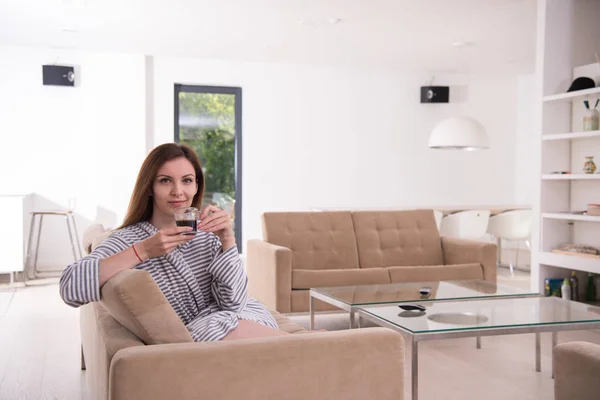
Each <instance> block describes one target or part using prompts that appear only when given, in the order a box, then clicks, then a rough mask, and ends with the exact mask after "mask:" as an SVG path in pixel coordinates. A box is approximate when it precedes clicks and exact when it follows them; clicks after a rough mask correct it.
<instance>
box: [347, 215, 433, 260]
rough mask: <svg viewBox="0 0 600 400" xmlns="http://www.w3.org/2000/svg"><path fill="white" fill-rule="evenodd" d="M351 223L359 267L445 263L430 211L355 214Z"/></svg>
mask: <svg viewBox="0 0 600 400" xmlns="http://www.w3.org/2000/svg"><path fill="white" fill-rule="evenodd" d="M352 220H353V222H354V229H355V232H356V244H357V247H358V257H359V260H360V268H384V267H391V266H404V265H406V266H409V265H419V266H421V265H442V264H444V257H443V254H442V245H441V241H440V235H439V232H438V230H437V225H436V223H435V218H434V216H433V211H432V210H406V211H357V212H353V213H352Z"/></svg>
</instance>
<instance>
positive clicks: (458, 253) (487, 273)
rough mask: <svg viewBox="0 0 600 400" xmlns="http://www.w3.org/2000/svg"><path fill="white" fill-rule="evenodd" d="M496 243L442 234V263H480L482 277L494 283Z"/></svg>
mask: <svg viewBox="0 0 600 400" xmlns="http://www.w3.org/2000/svg"><path fill="white" fill-rule="evenodd" d="M496 248H497V247H496V245H495V244H492V243H485V242H476V241H472V240H464V239H458V238H454V237H449V236H442V252H443V253H444V264H446V265H449V264H468V263H480V264H481V267H482V268H483V279H484V280H486V281H489V282H494V283H496V251H497V250H496Z"/></svg>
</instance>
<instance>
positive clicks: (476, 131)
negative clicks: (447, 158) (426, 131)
mask: <svg viewBox="0 0 600 400" xmlns="http://www.w3.org/2000/svg"><path fill="white" fill-rule="evenodd" d="M489 147H490V139H489V138H488V136H487V133H486V132H485V128H484V127H483V125H481V123H480V122H479V121H477V120H475V119H473V118H470V117H451V118H447V119H445V120H443V121H441V122H440V123H438V124H437V125H436V127H435V128H433V131H431V136H429V148H430V149H451V150H483V149H488V148H489Z"/></svg>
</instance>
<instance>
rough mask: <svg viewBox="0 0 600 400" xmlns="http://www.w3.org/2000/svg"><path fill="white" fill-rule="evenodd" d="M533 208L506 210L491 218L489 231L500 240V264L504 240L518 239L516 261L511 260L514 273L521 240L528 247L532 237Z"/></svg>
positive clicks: (511, 271) (511, 270) (511, 269)
mask: <svg viewBox="0 0 600 400" xmlns="http://www.w3.org/2000/svg"><path fill="white" fill-rule="evenodd" d="M532 215H533V213H532V211H531V210H514V211H506V212H503V213H501V214H498V215H494V216H493V217H492V218H490V222H489V224H488V233H489V234H490V235H492V236H494V237H495V238H496V240H497V242H498V265H500V256H501V255H502V240H506V241H516V242H517V251H516V257H515V261H513V260H512V259H511V260H510V264H509V266H510V273H511V274H512V273H514V265H515V264H516V261H517V260H518V259H519V242H521V241H525V244H526V245H527V247H530V245H529V238H530V237H531V223H532Z"/></svg>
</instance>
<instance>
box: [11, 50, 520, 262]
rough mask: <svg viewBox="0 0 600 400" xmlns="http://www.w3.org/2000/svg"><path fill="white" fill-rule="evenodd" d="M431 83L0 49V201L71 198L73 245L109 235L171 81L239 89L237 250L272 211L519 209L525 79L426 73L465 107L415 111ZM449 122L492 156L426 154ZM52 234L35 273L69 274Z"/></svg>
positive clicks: (44, 202) (162, 138)
mask: <svg viewBox="0 0 600 400" xmlns="http://www.w3.org/2000/svg"><path fill="white" fill-rule="evenodd" d="M54 62H56V63H57V64H66V65H68V64H73V65H77V66H78V67H80V68H79V69H80V70H81V84H80V86H78V87H76V88H63V87H49V86H42V84H41V80H42V79H41V65H42V64H51V63H54ZM152 71H154V79H153V80H152V79H151V78H152V77H150V76H146V75H147V74H152ZM430 79H431V76H430V75H429V74H423V75H415V74H411V75H407V74H405V73H402V72H400V71H390V70H358V69H343V68H328V67H308V66H294V65H274V64H271V65H269V64H256V63H235V62H219V61H210V60H193V59H175V58H163V57H157V58H155V59H154V63H153V68H148V60H147V59H146V58H145V57H144V56H143V55H124V54H123V55H117V54H100V53H83V52H66V51H58V50H41V49H20V48H0V170H1V171H2V178H3V183H4V184H3V185H2V186H1V187H0V194H13V193H31V192H33V193H36V194H37V195H38V196H37V197H36V199H37V200H36V201H35V202H34V207H35V208H48V207H64V206H66V204H67V202H68V200H69V198H76V203H77V210H76V211H77V213H78V223H80V234H81V233H82V231H83V229H84V228H85V226H86V224H89V223H90V222H92V221H99V222H101V223H103V224H105V225H106V226H112V227H114V226H116V225H118V224H119V223H120V222H121V221H122V218H123V216H124V214H125V211H126V208H127V204H128V201H129V196H130V194H131V190H132V188H133V184H134V180H135V177H136V175H137V172H138V169H139V166H140V165H141V162H142V160H143V158H144V156H145V154H146V151H147V150H146V145H147V144H148V142H149V141H150V140H152V141H153V145H158V144H160V143H164V142H169V141H172V140H173V93H174V89H173V84H174V83H187V84H203V85H230V86H241V87H242V88H243V114H244V115H243V140H244V142H243V152H244V154H243V155H244V162H243V168H244V181H243V190H244V193H243V195H244V201H243V213H244V217H243V225H244V238H243V241H244V244H245V241H246V240H247V239H250V238H256V237H260V236H261V227H260V214H261V213H262V212H264V211H269V210H308V209H310V208H312V207H329V208H340V207H411V206H422V207H426V206H430V205H440V206H442V205H478V204H480V205H481V204H483V205H485V204H522V203H526V204H527V203H529V202H530V199H529V197H528V196H529V195H528V194H526V193H525V191H524V189H526V186H527V185H526V184H525V183H524V181H519V176H520V175H519V173H518V169H519V168H520V167H519V166H520V165H526V164H527V159H528V151H527V149H526V148H525V149H523V148H520V147H519V146H521V144H520V143H524V146H526V145H527V140H526V139H524V138H522V137H521V136H520V135H521V133H522V132H526V131H527V129H526V128H523V127H522V126H526V125H527V123H528V122H527V113H523V112H522V111H520V112H517V109H518V108H519V107H520V104H523V103H522V102H521V101H520V100H519V98H520V97H519V96H525V97H526V96H527V91H528V89H527V84H526V83H525V81H521V80H518V79H517V77H516V76H500V75H497V76H452V75H445V76H443V75H436V80H435V84H436V85H450V86H453V89H452V91H451V96H453V101H456V99H457V96H456V94H457V93H462V95H461V98H462V99H466V102H465V103H452V104H441V105H431V104H430V105H425V104H420V103H419V87H420V86H422V85H426V84H428V83H429V81H430ZM465 85H466V88H467V89H468V90H467V91H466V92H465V90H464V89H465ZM152 86H154V89H153V91H154V102H153V104H147V103H146V90H148V88H149V87H152ZM152 105H153V107H152ZM152 108H154V119H153V120H152V119H150V120H147V119H146V117H147V113H148V112H151V111H152ZM457 114H467V115H470V116H473V117H475V118H478V119H479V120H480V121H481V122H482V123H483V124H484V126H485V127H486V128H487V130H488V133H489V135H490V137H491V149H490V150H488V151H484V152H474V153H463V152H444V151H434V150H429V149H428V148H427V141H428V137H429V132H430V131H431V129H432V128H433V126H434V125H435V123H436V122H438V121H440V120H442V119H443V118H445V117H448V116H452V115H457ZM150 128H153V129H150ZM152 130H153V131H154V132H155V135H154V137H152V138H147V137H146V134H147V132H151V131H152ZM520 132H521V133H520ZM518 135H519V136H518ZM518 149H520V150H519V151H518ZM515 177H517V178H516V179H515ZM48 229H50V231H49V232H50V235H49V236H44V237H43V239H44V240H45V241H44V242H42V248H41V252H40V264H41V265H42V267H56V266H63V265H65V264H66V263H69V262H70V259H71V257H70V253H69V248H68V245H67V242H66V237H67V235H66V230H65V229H64V227H63V226H62V225H59V224H57V223H54V224H53V226H51V227H49V228H48ZM46 232H48V231H46Z"/></svg>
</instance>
